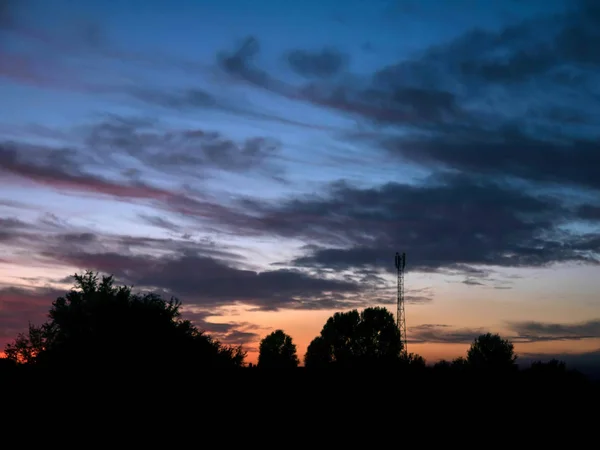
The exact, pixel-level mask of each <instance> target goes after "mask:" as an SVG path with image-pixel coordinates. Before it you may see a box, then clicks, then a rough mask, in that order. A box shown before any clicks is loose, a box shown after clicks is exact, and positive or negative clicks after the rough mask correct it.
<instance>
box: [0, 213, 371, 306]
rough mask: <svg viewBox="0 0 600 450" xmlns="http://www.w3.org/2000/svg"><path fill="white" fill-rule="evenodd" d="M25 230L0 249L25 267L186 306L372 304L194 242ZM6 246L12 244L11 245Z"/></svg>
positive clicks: (342, 287)
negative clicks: (79, 275) (106, 279)
mask: <svg viewBox="0 0 600 450" xmlns="http://www.w3.org/2000/svg"><path fill="white" fill-rule="evenodd" d="M28 226H29V231H28V232H26V231H23V229H24V228H23V229H20V228H16V230H21V231H22V233H23V234H22V235H21V236H19V238H18V239H17V238H15V239H13V240H12V241H7V242H6V243H5V244H7V245H6V248H7V250H8V249H16V250H20V251H21V252H24V253H26V254H27V255H29V258H30V259H31V261H33V260H36V261H37V262H38V263H44V264H53V265H54V266H56V267H59V266H63V267H65V270H67V269H66V268H67V267H70V268H75V269H76V270H77V271H83V270H95V271H99V272H102V273H107V274H112V275H114V276H115V277H116V278H117V279H118V280H119V281H120V282H125V283H127V284H133V285H134V286H138V287H143V288H147V289H153V290H156V289H158V290H162V291H164V292H168V293H171V294H173V295H176V296H178V297H180V298H181V299H182V300H183V301H184V303H185V304H187V305H192V306H202V307H204V308H207V307H213V308H214V307H221V306H225V305H236V304H245V305H249V306H251V307H254V308H256V309H260V310H278V309H282V308H288V309H330V308H331V309H336V308H346V307H351V306H356V305H357V304H360V305H362V304H367V303H369V302H370V301H371V299H370V297H369V292H367V291H365V287H364V286H362V285H361V284H360V283H358V282H356V281H353V280H352V279H334V278H332V277H325V276H319V275H316V274H311V273H309V272H306V271H300V270H292V269H279V270H264V271H256V269H248V268H246V267H248V263H247V261H246V260H245V258H243V257H241V256H240V255H239V254H238V253H237V252H235V251H232V250H231V249H229V248H227V247H225V246H217V245H216V244H215V243H213V242H210V241H208V242H207V241H196V240H192V239H159V238H146V237H134V236H127V235H101V234H95V233H91V232H85V231H83V232H82V231H77V230H73V231H70V232H64V231H58V232H53V233H52V232H48V231H47V230H46V231H45V232H43V230H42V229H40V228H39V227H38V228H36V227H35V226H34V225H33V224H32V225H28ZM9 244H10V245H9Z"/></svg>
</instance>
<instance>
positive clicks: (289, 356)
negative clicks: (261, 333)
mask: <svg viewBox="0 0 600 450" xmlns="http://www.w3.org/2000/svg"><path fill="white" fill-rule="evenodd" d="M299 363H300V361H299V360H298V355H297V354H296V345H294V343H293V341H292V338H291V337H290V336H288V335H287V334H285V333H284V332H283V330H275V331H273V332H272V333H271V334H269V335H268V336H266V337H265V338H264V339H263V340H262V341H261V342H260V347H259V354H258V367H261V368H267V369H268V368H280V369H290V368H295V367H298V364H299Z"/></svg>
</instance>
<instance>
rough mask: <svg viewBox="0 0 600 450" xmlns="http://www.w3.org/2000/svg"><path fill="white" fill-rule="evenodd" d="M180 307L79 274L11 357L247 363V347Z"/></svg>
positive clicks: (11, 349)
mask: <svg viewBox="0 0 600 450" xmlns="http://www.w3.org/2000/svg"><path fill="white" fill-rule="evenodd" d="M180 309H181V303H180V302H179V301H178V300H177V299H174V298H172V299H171V300H169V301H165V300H163V299H162V298H161V297H160V296H158V295H156V294H153V293H146V294H133V293H132V291H131V288H129V287H127V286H119V287H115V286H114V284H113V277H112V276H103V277H102V279H101V280H100V279H98V276H97V274H94V273H93V272H89V271H88V272H86V273H85V274H84V275H77V274H75V287H74V288H73V289H72V290H71V291H70V292H68V293H67V294H66V295H65V296H64V297H59V298H57V299H56V300H55V301H54V302H53V303H52V308H51V309H50V312H49V315H48V316H49V320H48V321H47V322H46V323H45V324H43V325H42V326H41V327H39V328H36V327H32V326H30V327H29V333H28V334H27V335H23V334H22V335H19V336H18V337H17V339H16V340H15V342H14V343H13V344H9V345H8V346H7V347H6V350H5V353H6V354H7V356H8V357H9V358H11V359H13V360H15V361H18V362H24V363H30V364H31V363H38V364H46V365H58V366H67V365H73V364H77V365H80V366H86V365H92V366H98V365H110V366H120V367H123V366H128V367H138V368H144V367H145V368H148V367H150V366H152V367H155V366H157V365H164V366H169V367H180V368H181V367H187V368H191V367H197V368H202V367H239V366H242V365H243V360H244V357H245V353H244V352H243V351H242V349H241V347H228V346H223V345H221V344H220V343H219V342H218V341H216V340H213V339H212V338H211V337H210V336H208V335H205V334H204V333H203V332H201V331H199V330H198V329H196V327H194V326H193V325H192V323H191V322H189V321H188V320H182V319H181V317H180V316H181V312H180Z"/></svg>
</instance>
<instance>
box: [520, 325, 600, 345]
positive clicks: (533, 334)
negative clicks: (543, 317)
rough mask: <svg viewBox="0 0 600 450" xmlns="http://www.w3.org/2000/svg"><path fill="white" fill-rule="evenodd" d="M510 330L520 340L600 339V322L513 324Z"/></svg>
mask: <svg viewBox="0 0 600 450" xmlns="http://www.w3.org/2000/svg"><path fill="white" fill-rule="evenodd" d="M509 326H510V328H511V329H512V330H513V331H514V332H516V333H517V338H518V339H519V340H525V341H570V340H580V339H590V338H600V320H590V321H587V322H581V323H544V322H535V321H527V322H511V323H509Z"/></svg>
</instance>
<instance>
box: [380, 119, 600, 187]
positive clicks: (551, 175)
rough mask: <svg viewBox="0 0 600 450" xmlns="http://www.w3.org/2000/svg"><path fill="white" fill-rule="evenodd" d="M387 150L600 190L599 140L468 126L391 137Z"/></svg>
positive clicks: (433, 163)
mask: <svg viewBox="0 0 600 450" xmlns="http://www.w3.org/2000/svg"><path fill="white" fill-rule="evenodd" d="M383 145H384V147H386V148H387V149H389V151H390V152H392V153H393V154H396V155H398V156H400V157H401V158H403V159H405V160H408V161H410V162H414V163H417V164H421V165H424V166H426V167H433V168H442V169H455V170H459V171H463V172H476V173H484V174H488V175H490V176H496V177H515V178H520V179H524V180H527V181H534V182H540V183H552V184H555V185H571V186H574V187H581V188H593V189H600V179H599V177H598V176H597V173H596V172H597V171H596V169H595V168H596V167H600V144H599V143H598V141H592V140H586V139H573V140H569V141H567V142H559V141H557V140H556V137H554V136H551V135H550V136H548V137H547V138H541V137H537V138H536V137H532V136H528V135H527V134H525V133H524V132H523V130H521V129H520V128H517V127H510V128H506V129H501V130H495V131H493V132H489V133H488V132H483V131H482V130H469V129H466V130H464V131H462V132H458V131H454V132H452V133H450V134H443V133H440V134H439V136H438V137H436V138H431V137H428V138H426V137H424V138H419V139H406V138H400V139H390V140H389V141H387V142H384V143H383Z"/></svg>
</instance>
